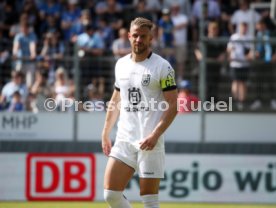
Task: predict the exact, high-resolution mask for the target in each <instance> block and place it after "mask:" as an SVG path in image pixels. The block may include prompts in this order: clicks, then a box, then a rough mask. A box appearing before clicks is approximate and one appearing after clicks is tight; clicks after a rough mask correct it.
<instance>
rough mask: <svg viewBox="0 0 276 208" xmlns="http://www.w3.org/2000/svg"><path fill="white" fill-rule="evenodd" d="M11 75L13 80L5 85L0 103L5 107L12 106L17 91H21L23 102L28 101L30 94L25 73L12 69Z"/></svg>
mask: <svg viewBox="0 0 276 208" xmlns="http://www.w3.org/2000/svg"><path fill="white" fill-rule="evenodd" d="M11 77H12V79H11V81H10V82H8V83H7V84H5V85H4V87H3V89H2V92H1V96H0V97H1V100H0V104H1V105H2V107H3V108H4V109H5V108H7V107H8V106H10V104H11V102H12V99H13V95H14V93H15V92H16V91H18V92H19V93H20V95H21V99H22V101H23V102H25V101H26V97H27V94H28V89H27V87H26V85H25V83H24V75H23V73H22V72H19V71H12V73H11Z"/></svg>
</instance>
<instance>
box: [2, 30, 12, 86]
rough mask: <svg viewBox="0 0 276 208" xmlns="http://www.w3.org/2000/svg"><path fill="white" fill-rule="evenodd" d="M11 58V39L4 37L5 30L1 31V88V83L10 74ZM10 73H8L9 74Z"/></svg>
mask: <svg viewBox="0 0 276 208" xmlns="http://www.w3.org/2000/svg"><path fill="white" fill-rule="evenodd" d="M9 57H10V42H9V39H8V38H6V37H4V34H3V30H2V29H0V73H1V74H2V76H1V77H0V86H1V83H3V82H5V80H4V79H5V76H6V75H7V74H10V71H9V70H10V66H9V63H8V59H9ZM7 72H8V73H7Z"/></svg>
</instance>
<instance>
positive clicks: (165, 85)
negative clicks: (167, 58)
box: [160, 62, 176, 91]
mask: <svg viewBox="0 0 276 208" xmlns="http://www.w3.org/2000/svg"><path fill="white" fill-rule="evenodd" d="M160 86H161V89H162V91H169V90H174V89H176V82H175V73H174V69H173V68H172V66H171V65H170V64H169V63H168V62H164V63H163V64H162V68H161V75H160Z"/></svg>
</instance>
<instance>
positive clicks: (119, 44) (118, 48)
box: [112, 28, 131, 59]
mask: <svg viewBox="0 0 276 208" xmlns="http://www.w3.org/2000/svg"><path fill="white" fill-rule="evenodd" d="M112 51H113V55H114V56H115V59H119V58H120V57H123V56H125V55H127V54H129V53H130V52H131V46H130V42H129V40H128V33H127V29H126V28H121V29H120V30H119V38H118V39H116V40H114V42H113V44H112Z"/></svg>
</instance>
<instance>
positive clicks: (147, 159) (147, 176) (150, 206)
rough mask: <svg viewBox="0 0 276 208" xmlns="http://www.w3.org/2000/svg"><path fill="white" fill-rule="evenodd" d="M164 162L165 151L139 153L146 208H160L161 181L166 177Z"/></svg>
mask: <svg viewBox="0 0 276 208" xmlns="http://www.w3.org/2000/svg"><path fill="white" fill-rule="evenodd" d="M164 161H165V152H164V151H163V150H160V151H139V153H138V173H139V177H140V195H141V198H142V201H143V203H144V207H145V208H159V200H158V192H159V183H160V179H161V178H163V177H164Z"/></svg>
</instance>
